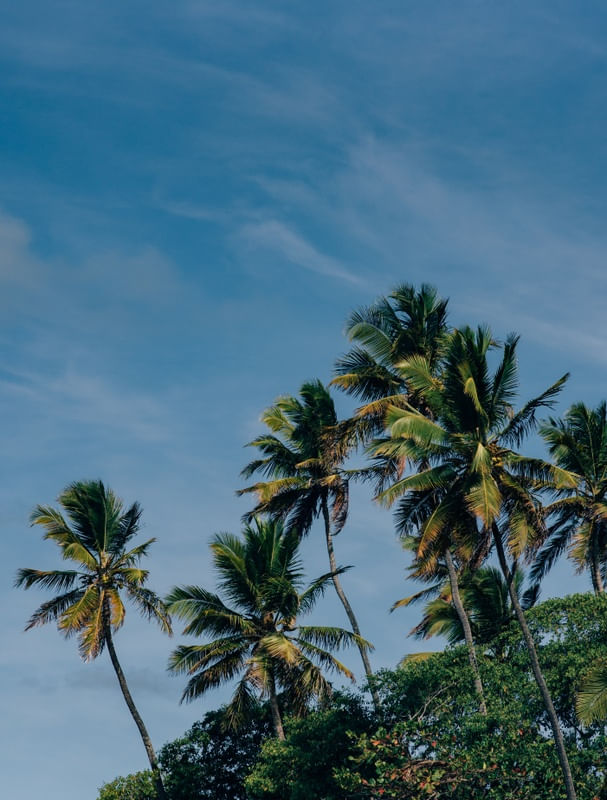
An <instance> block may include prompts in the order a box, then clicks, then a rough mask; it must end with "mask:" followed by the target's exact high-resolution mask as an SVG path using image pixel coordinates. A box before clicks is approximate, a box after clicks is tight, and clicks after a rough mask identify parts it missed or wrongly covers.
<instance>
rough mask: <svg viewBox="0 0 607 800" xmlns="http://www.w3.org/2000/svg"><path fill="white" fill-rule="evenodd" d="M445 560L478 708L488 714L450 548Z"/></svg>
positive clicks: (474, 649)
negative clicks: (462, 632) (466, 650)
mask: <svg viewBox="0 0 607 800" xmlns="http://www.w3.org/2000/svg"><path fill="white" fill-rule="evenodd" d="M445 561H446V562H447V571H448V573H449V583H450V585H451V597H452V598H453V605H454V607H455V610H456V612H457V616H458V618H459V621H460V624H461V626H462V628H463V631H464V639H465V640H466V646H467V647H468V660H469V662H470V666H471V667H472V674H473V675H474V688H475V690H476V694H477V696H478V701H479V707H478V710H479V711H480V713H481V714H483V715H485V716H486V714H487V704H486V703H485V693H484V691H483V682H482V680H481V673H480V671H479V668H478V660H477V658H476V647H475V646H474V639H473V638H472V628H471V627H470V620H469V619H468V614H467V613H466V609H465V608H464V604H463V603H462V598H461V596H460V593H459V585H458V582H457V572H456V571H455V565H454V564H453V558H452V557H451V551H450V550H449V549H447V550H446V551H445Z"/></svg>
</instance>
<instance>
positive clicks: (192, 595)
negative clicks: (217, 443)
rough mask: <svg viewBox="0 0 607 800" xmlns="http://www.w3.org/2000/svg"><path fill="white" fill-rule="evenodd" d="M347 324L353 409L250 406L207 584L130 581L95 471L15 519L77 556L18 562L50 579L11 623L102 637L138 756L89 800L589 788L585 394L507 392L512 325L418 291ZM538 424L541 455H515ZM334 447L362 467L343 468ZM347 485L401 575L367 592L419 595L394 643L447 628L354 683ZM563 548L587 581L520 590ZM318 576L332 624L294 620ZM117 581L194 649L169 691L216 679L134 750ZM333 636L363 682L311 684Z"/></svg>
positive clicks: (594, 602) (514, 380) (595, 485)
mask: <svg viewBox="0 0 607 800" xmlns="http://www.w3.org/2000/svg"><path fill="white" fill-rule="evenodd" d="M347 333H348V336H349V338H350V340H351V341H352V343H353V346H352V349H351V350H350V351H349V352H348V353H347V354H346V355H345V356H343V357H342V358H340V359H339V361H338V362H337V365H336V375H335V377H334V379H333V382H332V383H333V385H335V386H337V387H339V388H340V389H341V390H343V391H345V392H347V393H348V394H350V395H351V396H353V397H355V398H357V399H358V401H359V402H361V406H360V407H359V408H358V409H356V410H355V411H354V413H353V414H352V416H351V418H349V419H345V420H339V419H338V417H337V414H336V411H335V405H334V401H333V398H332V396H331V392H330V387H326V386H324V385H323V384H322V383H321V382H320V381H308V382H306V383H304V384H303V386H302V387H301V390H300V392H299V396H293V395H285V396H282V397H280V398H278V399H277V400H276V401H275V402H274V403H273V404H272V405H271V406H270V407H269V408H268V409H267V411H266V412H265V413H264V415H263V417H262V421H263V423H264V425H265V427H266V430H265V432H263V433H261V434H260V435H259V436H258V437H257V438H256V439H254V440H253V442H251V443H250V444H251V446H253V447H255V448H256V450H257V456H258V457H257V458H255V459H254V460H253V461H252V462H250V463H249V464H248V465H247V466H246V467H245V468H244V470H243V476H244V477H245V478H250V477H252V476H256V477H257V478H258V480H257V482H256V483H254V484H252V485H250V486H246V487H244V488H243V489H240V491H239V493H240V494H242V495H244V496H247V495H248V494H253V495H254V498H255V499H254V502H253V504H252V506H251V509H250V511H249V512H248V513H247V514H246V515H245V519H244V522H245V527H244V530H243V532H242V534H241V535H234V534H221V535H216V536H215V538H214V539H213V540H212V542H211V553H212V562H213V565H214V567H215V570H216V573H217V576H218V590H217V591H215V590H212V589H209V588H206V587H199V586H185V587H175V588H174V589H173V590H172V591H171V592H170V594H169V596H168V597H167V598H166V599H165V601H162V600H161V599H160V598H158V597H157V596H156V595H155V594H154V593H153V592H151V591H150V590H149V589H148V588H147V587H145V586H144V584H145V583H146V581H147V578H148V573H147V571H146V570H143V569H141V568H140V566H139V561H140V559H141V558H142V557H143V556H144V555H146V554H147V549H148V547H149V545H150V542H145V543H143V544H141V545H138V546H136V547H134V548H131V549H130V550H129V549H127V548H126V544H127V542H129V541H130V539H131V538H132V537H133V536H134V535H135V534H136V533H137V528H138V522H139V516H140V509H139V507H138V506H137V505H136V504H135V505H134V506H132V507H131V508H130V509H128V510H126V511H125V510H124V508H123V506H122V504H121V503H120V501H118V499H117V498H116V496H115V495H114V494H113V493H112V492H111V491H110V490H108V489H106V488H105V487H104V485H103V484H102V483H101V482H100V481H92V482H80V483H76V484H73V485H72V486H71V487H68V489H67V490H66V491H65V492H64V493H63V494H62V495H61V496H60V498H59V501H60V504H61V505H62V507H63V509H64V511H65V512H66V514H67V519H66V518H65V517H64V516H62V514H61V513H60V512H59V511H57V510H55V509H53V508H50V507H44V508H41V507H38V508H37V509H36V511H35V512H34V515H33V518H32V519H33V522H35V523H37V524H41V525H43V526H44V528H45V530H46V534H45V538H46V539H50V540H51V541H54V542H55V543H56V544H58V545H59V547H60V548H61V550H62V554H63V556H64V558H66V559H69V560H72V561H74V562H75V563H76V565H77V567H78V569H75V570H67V571H57V570H54V571H40V570H32V569H23V570H20V572H19V575H18V579H17V582H18V584H20V585H22V586H24V587H25V588H29V587H30V586H34V585H39V586H42V587H44V588H47V589H51V590H59V591H60V594H59V595H57V596H56V597H54V598H53V599H51V600H50V601H48V602H46V603H43V604H42V605H41V606H40V608H39V609H38V610H37V611H36V612H35V613H34V615H33V616H32V618H31V619H30V621H29V624H28V627H34V626H36V625H39V624H44V623H46V622H50V621H56V622H57V625H58V628H59V630H60V631H62V632H63V633H64V634H65V635H70V634H77V635H78V636H79V640H80V652H81V655H82V657H83V658H85V659H90V658H95V657H97V656H98V655H100V654H101V652H102V651H103V650H104V649H107V650H108V652H109V655H110V658H111V660H112V664H113V666H114V669H115V671H116V674H117V677H118V681H119V684H120V687H121V690H122V693H123V695H124V698H125V700H126V702H127V705H128V707H129V710H130V712H131V714H132V716H133V718H134V720H135V722H136V724H137V726H138V728H139V732H140V734H141V736H142V739H143V742H144V745H145V747H146V751H147V754H148V758H149V761H150V768H151V769H150V772H149V773H148V772H144V773H137V774H135V775H130V776H127V777H125V778H118V779H116V780H115V781H113V782H111V783H108V784H106V785H105V786H104V787H102V789H101V790H100V795H99V797H100V800H152V799H153V798H164V797H169V798H171V800H185V798H186V797H187V798H205V797H209V798H210V797H214V798H220V800H221V798H223V797H225V798H226V800H228V798H232V799H233V800H240V799H241V798H242V800H247V798H248V799H249V800H254V799H255V798H258V799H260V800H261V798H266V799H267V800H279V799H280V800H303V798H312V799H314V798H317V799H318V800H348V799H350V800H354V799H355V798H360V799H361V800H362V798H373V799H374V800H375V799H377V798H382V797H385V798H403V799H405V798H407V799H410V800H417V799H418V798H419V800H421V799H422V798H426V799H427V798H430V799H432V798H433V799H434V800H443V798H444V799H445V800H446V798H455V800H457V799H458V798H461V799H462V800H464V798H485V797H486V798H496V799H497V800H506V798H528V799H529V800H531V798H546V800H552V798H554V800H556V799H557V798H563V797H566V798H567V799H568V800H575V798H576V797H577V798H580V800H594V798H601V800H607V750H606V746H607V741H606V739H605V728H604V720H605V718H606V717H607V599H606V597H605V591H604V586H605V580H606V579H607V411H606V405H605V403H602V404H600V405H599V406H598V407H597V408H596V409H590V408H587V407H586V406H585V405H584V404H583V403H577V404H575V405H574V406H572V408H571V409H570V410H569V411H568V412H566V413H565V415H564V416H563V418H562V419H559V418H556V417H550V416H549V410H550V409H551V408H552V407H553V406H554V403H555V401H556V399H557V398H558V395H559V392H560V390H561V388H562V386H563V384H564V383H565V381H566V380H567V378H568V376H567V375H564V376H563V377H561V378H559V379H558V380H556V381H555V383H553V384H552V385H551V386H549V387H548V388H547V389H546V390H545V391H544V392H543V393H541V394H540V395H539V396H537V397H535V398H532V399H530V400H526V401H524V402H522V404H519V402H518V394H519V385H518V365H517V355H516V353H517V345H518V337H516V336H512V335H511V336H509V337H508V338H506V339H505V340H504V341H503V342H501V341H498V340H496V339H495V338H494V336H493V335H492V333H491V332H490V331H489V330H488V329H487V328H485V327H478V328H476V329H473V328H470V327H467V326H463V327H461V328H458V329H454V328H452V327H450V325H449V323H448V317H447V302H446V301H445V300H443V299H442V298H440V297H439V296H438V294H437V292H436V291H435V290H434V289H433V288H431V287H428V286H422V287H421V289H420V290H416V289H415V288H414V287H410V286H402V287H399V288H397V289H396V290H395V291H394V292H393V293H392V294H391V295H390V296H389V297H387V298H380V300H378V301H377V302H376V303H374V304H373V305H371V306H369V307H368V308H363V309H360V310H358V311H356V312H354V313H353V314H352V315H351V317H350V319H349V321H348V324H347ZM538 425H539V433H540V435H541V436H542V437H543V439H544V440H545V442H546V445H547V455H546V457H545V458H539V457H530V456H529V455H528V454H526V453H525V449H524V448H525V441H526V438H527V436H528V435H529V434H530V433H532V432H533V431H534V430H536V429H537V428H538ZM354 453H359V454H360V453H363V454H365V455H366V463H365V465H364V466H362V467H360V466H359V467H357V468H356V469H353V468H351V466H350V465H351V460H350V456H351V455H352V454H354ZM355 480H361V481H366V482H368V483H369V484H370V485H371V486H373V487H374V491H375V498H376V499H377V500H378V501H379V502H380V503H381V504H383V505H385V506H389V507H393V509H394V520H395V527H396V531H397V533H398V535H399V536H400V537H401V539H402V542H403V547H404V550H405V552H406V553H408V554H409V575H410V579H411V580H413V581H416V582H418V585H417V586H416V587H415V591H414V592H413V593H412V594H409V595H408V596H407V597H405V598H403V599H402V600H396V601H395V598H386V605H387V606H388V605H389V604H390V603H393V608H397V607H399V606H402V605H409V604H410V603H415V602H420V603H424V608H423V611H422V612H421V619H420V622H419V624H418V625H417V626H416V627H415V628H414V630H413V631H412V633H413V634H414V635H416V636H417V637H418V638H427V637H429V636H433V635H435V634H441V635H444V636H446V637H447V640H448V642H449V644H448V646H447V647H446V649H445V650H444V651H443V652H441V653H437V654H433V655H428V654H423V653H420V654H419V655H418V656H417V657H409V658H406V659H404V660H403V662H401V664H400V665H399V666H398V667H396V668H395V669H394V670H385V671H380V672H378V673H374V672H373V670H372V665H371V661H370V657H369V652H370V651H371V650H372V646H371V644H370V643H369V642H368V641H367V640H366V639H365V638H364V632H361V631H360V627H359V624H358V620H357V617H356V614H355V610H354V608H355V605H356V602H355V599H354V602H353V601H352V599H351V598H350V597H348V595H347V594H346V592H345V589H344V587H343V585H342V580H341V576H342V575H343V573H344V572H345V570H344V569H343V568H340V567H339V566H338V561H337V555H336V551H335V536H336V534H338V533H340V532H341V531H343V530H344V529H345V528H346V523H347V518H348V513H349V504H348V495H349V486H350V483H351V482H352V481H355ZM317 521H318V522H319V523H320V524H319V525H318V528H319V529H320V530H322V533H323V538H324V546H325V548H326V550H327V555H328V560H329V571H328V572H327V573H325V574H324V575H321V576H319V577H318V578H316V579H315V580H313V581H312V582H311V583H307V581H306V580H305V579H304V571H303V566H302V564H301V562H300V559H299V555H298V553H299V545H300V542H301V539H302V537H303V536H305V535H308V534H310V533H311V532H312V531H315V530H316V523H317ZM129 546H130V545H129ZM564 554H567V555H568V556H569V558H571V559H572V561H573V562H574V564H575V566H576V568H577V569H578V570H579V571H587V572H588V575H589V582H590V584H591V586H592V590H593V591H592V592H591V593H590V592H589V593H588V594H586V595H577V596H574V597H565V598H557V599H552V600H549V601H547V602H544V603H540V604H538V603H537V598H538V592H539V588H540V584H541V580H542V578H543V577H544V575H545V574H546V572H547V571H548V570H549V569H550V568H551V567H552V566H553V564H554V563H555V562H556V560H557V559H558V558H560V557H561V556H562V555H564ZM522 563H527V564H529V565H530V570H529V578H530V581H529V582H528V583H527V585H525V575H524V572H523V570H522V567H521V564H522ZM420 582H421V584H422V586H421V588H420V587H419V583H420ZM329 584H331V585H332V586H333V588H334V589H335V591H336V592H337V594H338V596H339V599H340V601H341V603H342V605H343V606H344V609H345V611H346V614H347V617H348V619H349V621H350V625H351V628H352V630H350V631H348V630H343V629H341V628H338V627H335V626H314V625H303V624H302V623H301V617H302V616H304V615H305V614H306V613H308V612H309V611H310V610H311V609H312V607H313V606H314V605H315V604H316V603H318V602H320V601H321V599H322V596H323V594H324V592H325V590H326V588H327V587H328V585H329ZM121 595H124V596H126V598H127V599H129V600H130V601H132V602H134V603H135V605H136V606H138V607H139V610H140V611H141V612H142V613H143V614H144V615H146V616H148V617H150V618H152V619H155V620H156V621H157V622H159V623H160V625H161V627H163V628H164V629H165V630H167V631H170V614H171V613H172V614H173V615H174V616H176V617H178V618H179V619H181V620H183V621H184V622H185V623H186V627H185V630H184V631H183V633H184V635H186V636H194V637H196V638H197V640H199V641H196V642H195V643H194V644H180V645H178V646H177V648H176V649H175V650H174V651H173V653H172V655H171V656H170V661H169V663H170V668H171V669H172V670H174V671H176V672H179V673H184V674H185V675H186V676H187V683H186V685H185V689H184V694H183V697H184V699H186V700H193V699H195V698H197V697H199V696H200V695H202V694H204V693H206V692H207V691H209V690H211V689H213V688H214V687H217V686H219V685H220V684H223V683H226V682H227V683H233V684H234V685H235V692H234V695H233V698H232V700H231V702H230V703H229V704H228V705H227V706H226V707H223V708H222V709H220V710H218V711H215V712H211V713H210V714H207V715H206V716H205V717H204V719H203V720H202V721H201V722H199V723H196V724H195V725H194V726H193V728H192V729H191V730H190V731H188V732H187V733H186V734H185V735H184V736H183V737H182V738H181V739H178V740H177V741H175V742H172V743H169V744H167V745H165V746H164V747H163V748H162V749H161V750H160V751H159V754H158V757H157V756H156V753H155V751H154V748H153V747H152V743H151V741H150V740H149V736H148V735H147V731H146V729H145V726H144V724H143V721H142V720H141V717H140V716H139V713H138V711H137V709H136V708H135V705H134V702H133V700H132V697H131V695H130V692H129V690H128V686H127V684H126V679H125V676H124V673H123V672H122V668H121V666H120V664H119V663H118V660H117V656H116V651H115V648H114V645H113V632H114V631H115V630H116V629H117V628H119V627H120V626H121V625H122V623H123V621H124V614H125V611H124V606H123V604H122V599H121ZM346 646H355V647H357V648H358V650H359V653H360V657H361V659H362V665H363V668H364V671H365V674H366V677H367V686H366V692H367V693H365V692H359V693H358V694H345V693H343V692H334V691H333V689H332V686H331V684H330V682H329V680H328V676H329V675H330V673H331V672H333V673H336V674H338V675H340V674H341V675H342V676H347V677H350V676H351V672H350V669H349V668H348V667H347V666H346V665H345V664H344V663H342V661H341V660H338V658H337V656H336V653H337V651H338V650H340V649H341V648H343V647H346Z"/></svg>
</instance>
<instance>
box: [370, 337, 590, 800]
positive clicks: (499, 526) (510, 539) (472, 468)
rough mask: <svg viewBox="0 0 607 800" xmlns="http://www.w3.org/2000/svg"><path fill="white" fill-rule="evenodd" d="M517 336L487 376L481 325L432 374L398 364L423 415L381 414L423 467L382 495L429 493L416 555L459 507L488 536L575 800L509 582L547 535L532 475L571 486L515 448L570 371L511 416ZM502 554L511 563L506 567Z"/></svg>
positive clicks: (412, 363)
mask: <svg viewBox="0 0 607 800" xmlns="http://www.w3.org/2000/svg"><path fill="white" fill-rule="evenodd" d="M517 342H518V337H516V336H509V337H508V338H507V340H506V341H505V343H504V344H503V345H502V346H501V347H500V349H501V359H500V361H499V363H498V365H497V367H496V369H495V371H494V372H493V373H492V372H491V369H490V367H489V363H488V352H489V350H490V349H494V348H496V347H497V344H496V342H495V341H494V340H493V338H492V336H491V334H490V332H489V330H488V329H486V328H479V329H478V330H477V331H473V330H471V329H470V328H464V329H462V330H459V331H454V333H453V334H452V336H451V338H450V341H449V344H448V347H447V349H446V353H445V357H444V360H443V364H442V367H441V369H440V370H439V371H438V374H437V370H436V369H433V368H432V366H431V365H430V364H429V363H427V361H426V360H425V359H423V358H421V357H414V358H412V359H410V360H409V362H408V363H406V364H403V367H402V369H403V372H404V374H405V375H406V377H407V379H408V381H409V383H410V385H411V386H412V387H414V388H415V390H416V391H417V392H419V393H420V394H421V395H422V397H423V399H424V402H425V403H426V404H427V406H428V408H429V409H430V410H431V416H426V415H424V414H423V413H421V412H419V411H417V410H416V409H413V408H399V407H396V406H394V407H392V408H391V409H390V411H389V412H388V416H387V423H388V425H389V428H390V436H391V442H390V447H391V453H392V454H393V453H394V452H400V455H401V456H402V457H408V454H409V452H410V451H413V452H414V453H417V452H419V450H420V448H421V449H424V450H425V451H426V462H427V464H428V466H427V467H426V468H425V469H421V470H420V471H418V472H417V473H415V474H410V475H407V476H405V477H403V478H401V479H400V480H398V481H396V482H395V483H394V484H393V485H392V486H390V487H389V488H388V489H386V490H385V491H384V492H383V493H382V495H381V496H380V497H381V499H382V500H383V501H384V502H385V503H387V504H390V503H392V502H394V501H395V500H397V499H398V498H399V497H401V496H402V495H403V494H406V493H412V494H413V497H415V495H416V493H422V496H423V494H424V493H428V492H429V491H430V493H431V494H433V495H434V497H435V503H434V504H433V507H432V508H431V509H430V512H429V513H428V515H427V517H426V518H425V520H424V523H423V526H422V529H421V539H420V548H419V553H420V556H422V557H423V555H424V552H425V551H426V549H427V548H429V547H431V546H432V545H433V544H434V543H436V542H437V541H441V540H444V539H447V540H448V538H449V536H450V534H451V531H452V530H453V526H454V522H455V521H456V520H457V519H458V518H459V517H460V516H461V513H462V509H467V510H468V511H470V512H471V513H472V514H474V516H475V517H476V518H477V520H478V522H479V525H480V529H479V535H480V536H491V541H492V544H493V545H494V546H495V549H496V552H497V556H498V560H499V564H500V568H501V570H502V573H503V575H504V578H505V579H506V583H507V585H508V587H509V593H510V599H511V601H512V605H513V607H514V610H515V614H516V617H517V620H518V622H519V624H520V626H521V629H522V632H523V638H524V640H525V644H526V647H527V650H528V652H529V658H530V661H531V665H532V670H533V674H534V677H535V680H536V682H537V684H538V687H539V690H540V693H541V695H542V699H543V701H544V705H545V707H546V710H547V712H548V716H549V719H550V723H551V727H552V731H553V734H554V738H555V744H556V747H557V752H558V756H559V761H560V764H561V768H562V771H563V777H564V782H565V789H566V793H567V797H568V798H569V800H574V798H575V788H574V786H573V780H572V777H571V770H570V767H569V761H568V758H567V753H566V751H565V746H564V741H563V735H562V732H561V729H560V726H559V722H558V718H557V716H556V711H555V709H554V704H553V702H552V698H551V696H550V693H549V691H548V687H547V686H546V681H545V679H544V676H543V674H542V670H541V668H540V664H539V660H538V657H537V651H536V647H535V643H534V641H533V637H532V635H531V632H530V630H529V627H528V625H527V622H526V620H525V615H524V612H523V609H522V607H521V604H520V602H519V598H518V596H517V593H516V590H515V587H514V581H513V570H515V569H516V564H517V560H518V559H519V558H520V556H521V555H523V554H524V553H525V551H527V550H529V549H530V548H532V547H533V546H536V545H537V543H538V542H539V541H541V539H542V537H543V536H544V534H545V528H544V520H543V514H542V509H541V506H540V504H539V502H538V500H537V499H536V497H535V496H534V495H533V493H532V491H531V489H532V487H533V485H534V481H537V480H542V481H546V480H551V481H553V482H554V483H555V484H556V485H559V486H571V479H570V476H569V475H568V473H567V472H566V471H564V470H562V469H560V468H559V467H558V466H555V465H548V464H546V463H545V462H542V461H541V460H539V459H530V458H525V457H523V456H522V455H520V454H519V453H518V452H517V451H516V450H515V449H514V448H516V447H518V446H519V445H520V443H521V442H522V440H523V438H524V436H525V435H526V434H527V433H528V432H529V430H531V429H532V428H533V426H534V425H535V424H536V415H537V412H538V410H539V409H541V408H545V407H550V405H551V404H552V403H553V401H554V398H555V396H556V395H557V394H558V392H559V391H560V389H561V386H562V385H563V383H564V381H565V380H566V379H567V377H568V376H566V375H565V376H563V378H561V379H560V380H559V381H557V382H556V383H555V384H554V385H553V386H551V387H550V388H549V389H547V390H546V391H545V392H544V393H543V394H541V395H540V396H539V397H536V398H535V399H533V400H531V401H529V402H528V403H527V404H525V405H524V406H523V408H522V409H520V410H519V411H518V412H515V411H514V409H513V407H512V402H513V400H514V398H515V396H516V391H517V386H518V368H517V363H516V346H517ZM379 447H380V448H381V445H379ZM412 507H413V506H412ZM506 550H507V551H508V552H509V554H510V556H511V557H512V559H513V562H514V564H513V568H512V569H511V568H510V567H509V566H508V562H507V558H506Z"/></svg>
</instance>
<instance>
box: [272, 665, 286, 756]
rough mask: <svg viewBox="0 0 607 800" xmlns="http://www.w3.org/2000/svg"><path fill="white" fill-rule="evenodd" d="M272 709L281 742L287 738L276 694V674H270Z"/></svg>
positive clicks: (273, 720)
mask: <svg viewBox="0 0 607 800" xmlns="http://www.w3.org/2000/svg"><path fill="white" fill-rule="evenodd" d="M270 709H271V711H272V724H273V725H274V730H275V731H276V736H277V737H278V739H280V741H281V742H284V740H285V730H284V728H283V726H282V717H281V716H280V708H279V707H278V697H277V696H276V683H275V681H274V675H272V674H270Z"/></svg>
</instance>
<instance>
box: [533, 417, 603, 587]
mask: <svg viewBox="0 0 607 800" xmlns="http://www.w3.org/2000/svg"><path fill="white" fill-rule="evenodd" d="M539 431H540V434H541V435H542V437H543V438H544V440H545V441H546V443H547V445H548V449H549V451H550V455H551V456H552V457H553V459H554V462H555V463H556V464H557V465H558V466H559V467H560V468H562V469H564V470H566V471H567V472H568V473H569V475H570V476H571V486H568V487H565V488H562V487H561V488H559V487H558V486H553V487H551V488H553V489H554V491H555V494H556V499H555V501H554V502H553V503H551V504H550V505H549V506H548V507H547V508H546V513H547V514H550V515H551V516H552V517H553V518H554V519H555V522H554V524H552V525H551V526H550V529H549V536H548V539H547V541H546V543H545V545H544V547H543V548H542V549H541V550H540V552H539V554H538V557H537V559H536V562H535V564H534V566H533V571H532V576H533V577H534V578H535V579H536V580H540V579H541V578H542V577H543V576H544V575H545V574H546V572H547V571H548V570H549V569H550V567H551V566H552V565H553V564H554V562H555V561H556V559H557V558H558V556H559V555H561V553H562V552H563V551H564V550H565V549H567V548H568V549H569V557H570V558H571V560H572V561H573V562H574V563H575V565H576V566H577V569H578V571H579V572H582V571H583V570H584V569H588V570H589V571H590V576H591V579H592V585H593V587H594V591H595V592H596V593H597V594H600V593H602V592H604V591H605V587H604V581H603V570H604V569H605V564H606V561H607V404H606V403H605V402H602V403H600V404H599V405H598V406H597V407H596V408H595V409H589V408H587V407H586V406H585V405H584V403H576V404H575V405H573V406H571V408H570V409H569V410H568V411H567V413H566V414H565V417H564V419H562V420H561V419H553V418H550V419H549V420H548V422H546V423H544V424H543V425H541V426H540V428H539Z"/></svg>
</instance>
